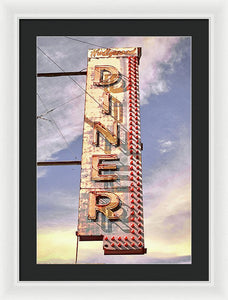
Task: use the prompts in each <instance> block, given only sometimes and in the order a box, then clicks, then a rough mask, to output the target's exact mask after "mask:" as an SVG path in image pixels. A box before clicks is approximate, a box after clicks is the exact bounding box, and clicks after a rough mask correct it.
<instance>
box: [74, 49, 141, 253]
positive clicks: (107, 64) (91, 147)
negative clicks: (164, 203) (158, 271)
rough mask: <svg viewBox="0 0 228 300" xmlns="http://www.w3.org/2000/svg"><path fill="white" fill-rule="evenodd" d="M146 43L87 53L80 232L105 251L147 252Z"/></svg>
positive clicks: (79, 217)
mask: <svg viewBox="0 0 228 300" xmlns="http://www.w3.org/2000/svg"><path fill="white" fill-rule="evenodd" d="M140 56H141V48H137V47H136V48H108V49H92V50H89V52H88V68H87V82H86V99H85V115H84V130H83V149H82V161H81V183H80V200H79V215H78V231H77V235H78V236H79V239H80V240H81V241H89V240H103V249H104V254H106V255H108V254H144V253H145V252H146V249H145V248H144V222H143V193H142V163H141V162H142V160H141V150H142V144H141V135H140V102H139V73H138V66H139V60H140Z"/></svg>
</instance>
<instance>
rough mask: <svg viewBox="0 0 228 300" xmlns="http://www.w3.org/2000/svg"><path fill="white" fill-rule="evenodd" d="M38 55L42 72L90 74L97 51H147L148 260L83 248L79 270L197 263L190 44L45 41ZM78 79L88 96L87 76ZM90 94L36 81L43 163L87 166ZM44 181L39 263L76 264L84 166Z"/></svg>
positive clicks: (143, 66) (143, 72) (53, 171)
mask: <svg viewBox="0 0 228 300" xmlns="http://www.w3.org/2000/svg"><path fill="white" fill-rule="evenodd" d="M87 43H90V44H87ZM37 47H38V48H37V72H61V69H62V70H64V71H80V70H84V69H86V68H87V53H88V49H92V48H101V47H102V48H106V47H108V48H111V47H121V48H122V47H142V57H141V60H140V66H139V73H140V101H141V136H142V142H143V152H142V167H143V195H144V196H143V197H144V198H143V199H144V218H145V219H144V226H145V247H146V248H147V254H145V255H129V256H128V255H124V256H118V255H117V256H112V255H111V256H104V254H103V249H102V246H103V242H102V241H101V242H94V241H93V242H79V252H78V263H109V264H112V263H123V264H125V263H139V264H140V263H182V264H183V263H184V264H185V263H191V39H190V37H82V36H80V37H79V36H74V37H73V36H72V37H38V38H37ZM44 53H45V54H46V55H47V56H48V57H49V58H48V57H47V56H45V54H44ZM52 60H53V61H54V62H55V63H57V64H55V63H54V62H53V61H52ZM57 65H58V66H60V67H61V69H60V68H59V67H58V66H57ZM74 79H75V80H76V81H77V82H78V83H79V84H80V85H81V86H82V87H83V89H84V88H85V82H86V76H76V77H74ZM83 89H81V88H80V87H79V86H78V85H77V84H75V83H74V82H73V81H72V80H71V79H70V78H69V77H55V78H45V77H39V78H37V116H38V119H37V161H50V160H52V161H56V160H75V159H77V160H81V150H82V128H83V117H84V115H83V114H84V101H85V93H84V90H83ZM37 177H38V179H37V191H38V193H37V216H38V218H37V220H38V222H37V263H45V264H56V263H58V264H72V263H74V261H75V248H76V236H75V231H76V230H77V210H78V201H79V186H80V166H52V167H38V168H37Z"/></svg>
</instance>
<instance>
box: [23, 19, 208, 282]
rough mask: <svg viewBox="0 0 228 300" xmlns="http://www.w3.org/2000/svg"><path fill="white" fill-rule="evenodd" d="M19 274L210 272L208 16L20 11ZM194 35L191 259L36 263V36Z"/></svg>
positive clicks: (183, 275) (126, 276)
mask: <svg viewBox="0 0 228 300" xmlns="http://www.w3.org/2000/svg"><path fill="white" fill-rule="evenodd" d="M19 32H20V37H19V52H20V53H19V68H20V71H19V76H20V79H19V88H20V95H19V97H20V179H19V180H20V208H19V214H20V216H19V217H20V221H19V226H20V237H19V241H20V245H19V280H20V281H99V280H102V281H148V280H149V281H208V280H209V247H208V241H209V226H208V224H209V223H208V221H209V193H208V187H209V186H208V162H209V147H208V145H209V144H208V142H209V126H208V121H209V100H208V97H209V85H208V83H209V20H208V19H153V20H149V19H142V20H141V19H137V20H121V19H119V20H95V19H93V20H91V19H90V20H83V19H77V20H76V19H75V20H71V19H56V20H55V19H20V20H19ZM60 35H68V36H70V35H75V36H77V35H78V36H92V35H96V36H112V35H113V36H128V35H129V36H191V37H192V264H191V265H164V264H161V265H158V264H155V265H152V264H146V265H145V264H142V265H138V264H137V265H132V264H129V265H121V264H120V265H116V264H114V265H88V264H84V265H82V264H78V265H37V264H36V37H37V36H60Z"/></svg>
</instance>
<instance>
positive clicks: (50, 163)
mask: <svg viewBox="0 0 228 300" xmlns="http://www.w3.org/2000/svg"><path fill="white" fill-rule="evenodd" d="M67 165H81V161H80V160H72V161H38V162H37V166H38V167H41V166H67Z"/></svg>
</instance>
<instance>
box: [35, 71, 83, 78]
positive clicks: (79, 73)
mask: <svg viewBox="0 0 228 300" xmlns="http://www.w3.org/2000/svg"><path fill="white" fill-rule="evenodd" d="M78 75H87V71H79V72H58V73H37V77H57V76H78Z"/></svg>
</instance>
